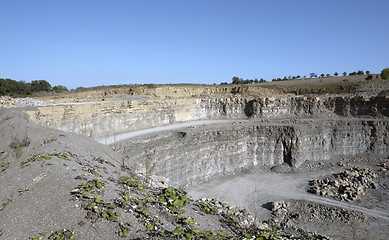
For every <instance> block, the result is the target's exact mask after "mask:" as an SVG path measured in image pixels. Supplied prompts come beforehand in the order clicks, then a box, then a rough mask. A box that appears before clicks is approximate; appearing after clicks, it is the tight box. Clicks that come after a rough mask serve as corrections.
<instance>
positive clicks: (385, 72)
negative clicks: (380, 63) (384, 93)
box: [381, 68, 389, 80]
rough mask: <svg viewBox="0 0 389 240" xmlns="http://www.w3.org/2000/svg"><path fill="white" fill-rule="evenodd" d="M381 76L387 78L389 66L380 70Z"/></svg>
mask: <svg viewBox="0 0 389 240" xmlns="http://www.w3.org/2000/svg"><path fill="white" fill-rule="evenodd" d="M381 78H382V79H386V80H389V68H385V69H383V70H382V71H381Z"/></svg>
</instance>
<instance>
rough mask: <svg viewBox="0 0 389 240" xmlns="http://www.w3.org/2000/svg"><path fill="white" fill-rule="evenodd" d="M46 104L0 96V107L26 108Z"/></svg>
mask: <svg viewBox="0 0 389 240" xmlns="http://www.w3.org/2000/svg"><path fill="white" fill-rule="evenodd" d="M45 105H46V103H45V102H44V101H41V100H37V99H33V98H29V97H27V98H12V97H9V96H0V107H6V108H9V107H26V106H31V107H35V106H45Z"/></svg>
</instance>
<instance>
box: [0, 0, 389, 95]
mask: <svg viewBox="0 0 389 240" xmlns="http://www.w3.org/2000/svg"><path fill="white" fill-rule="evenodd" d="M388 9H389V1H387V0H369V1H367V0H271V1H270V0H268V1H265V0H195V1H194V0H193V1H189V0H138V1H135V0H104V1H103V0H34V1H32V0H0V11H1V14H0V35H1V37H0V54H1V58H0V77H1V78H11V79H15V80H24V81H27V82H29V81H31V80H40V79H44V80H47V81H49V82H50V83H51V85H52V86H54V85H59V84H61V85H65V86H67V87H68V88H76V87H79V86H83V87H90V86H98V85H112V84H134V83H137V84H142V83H155V84H160V83H205V84H213V83H220V82H231V78H232V77H233V76H238V77H242V78H245V79H246V78H253V79H254V78H264V79H266V80H271V79H272V78H276V77H283V76H289V75H292V76H293V75H301V76H304V75H307V76H308V75H309V73H311V72H315V73H318V74H321V73H325V74H326V73H330V74H333V73H334V72H335V71H337V72H339V73H341V72H344V71H346V72H352V71H358V70H370V71H371V72H372V73H378V72H380V71H381V70H382V69H383V68H385V67H389V58H388V56H389V44H388V42H389V18H388Z"/></svg>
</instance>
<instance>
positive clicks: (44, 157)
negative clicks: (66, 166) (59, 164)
mask: <svg viewBox="0 0 389 240" xmlns="http://www.w3.org/2000/svg"><path fill="white" fill-rule="evenodd" d="M51 157H57V158H60V159H63V160H67V161H70V158H69V157H68V155H67V153H61V152H54V153H51V154H49V155H44V154H37V155H32V156H30V157H29V158H28V159H27V161H26V162H25V161H22V162H21V163H20V167H25V166H29V165H30V163H32V162H36V161H37V162H41V161H44V160H45V161H48V160H50V159H51ZM48 165H53V164H52V163H50V162H47V163H45V164H41V167H45V166H48Z"/></svg>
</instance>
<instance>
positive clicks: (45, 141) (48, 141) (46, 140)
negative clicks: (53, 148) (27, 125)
mask: <svg viewBox="0 0 389 240" xmlns="http://www.w3.org/2000/svg"><path fill="white" fill-rule="evenodd" d="M55 141H57V139H54V138H48V139H45V140H43V142H42V143H41V146H44V145H46V144H49V143H52V142H55Z"/></svg>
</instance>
